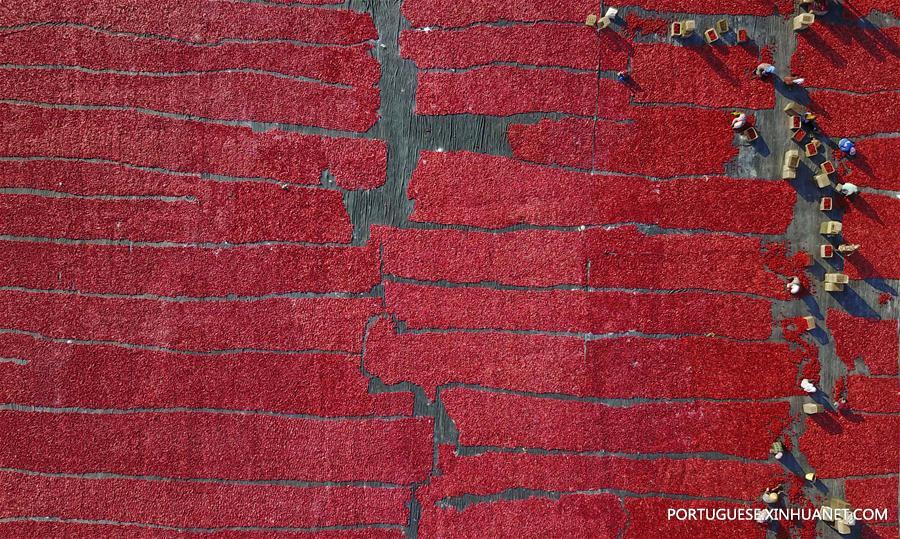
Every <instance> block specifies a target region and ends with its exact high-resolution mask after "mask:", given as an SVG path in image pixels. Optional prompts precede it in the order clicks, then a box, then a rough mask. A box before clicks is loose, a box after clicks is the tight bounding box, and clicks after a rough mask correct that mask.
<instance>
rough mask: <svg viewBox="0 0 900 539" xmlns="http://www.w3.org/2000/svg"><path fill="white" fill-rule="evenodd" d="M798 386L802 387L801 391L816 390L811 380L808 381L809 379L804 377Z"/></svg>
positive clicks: (810, 391)
mask: <svg viewBox="0 0 900 539" xmlns="http://www.w3.org/2000/svg"><path fill="white" fill-rule="evenodd" d="M800 387H801V388H802V389H803V391H806V392H807V393H815V392H816V385H815V384H813V383H812V382H810V381H809V380H807V379H806V378H804V379H803V380H800Z"/></svg>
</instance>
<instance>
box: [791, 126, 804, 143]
mask: <svg viewBox="0 0 900 539" xmlns="http://www.w3.org/2000/svg"><path fill="white" fill-rule="evenodd" d="M791 138H793V139H794V142H803V139H805V138H806V131H804V130H802V129H799V130H797V131H795V132H794V136H793V137H791Z"/></svg>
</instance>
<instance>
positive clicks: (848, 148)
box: [838, 138, 856, 155]
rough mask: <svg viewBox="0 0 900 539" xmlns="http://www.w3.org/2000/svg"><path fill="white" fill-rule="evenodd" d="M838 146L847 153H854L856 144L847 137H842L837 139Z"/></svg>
mask: <svg viewBox="0 0 900 539" xmlns="http://www.w3.org/2000/svg"><path fill="white" fill-rule="evenodd" d="M838 148H839V149H840V150H841V151H842V152H844V153H845V154H847V155H856V144H853V141H852V140H850V139H848V138H842V139H841V140H839V141H838Z"/></svg>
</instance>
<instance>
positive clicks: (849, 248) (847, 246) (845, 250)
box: [837, 243, 859, 255]
mask: <svg viewBox="0 0 900 539" xmlns="http://www.w3.org/2000/svg"><path fill="white" fill-rule="evenodd" d="M857 249H859V244H858V243H842V244H840V245H838V248H837V250H838V252H839V253H841V254H845V255H849V254H851V253H855V252H856V250H857Z"/></svg>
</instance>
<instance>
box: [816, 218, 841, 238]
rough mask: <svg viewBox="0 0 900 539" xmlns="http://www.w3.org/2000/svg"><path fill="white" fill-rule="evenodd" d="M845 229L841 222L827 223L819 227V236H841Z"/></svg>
mask: <svg viewBox="0 0 900 539" xmlns="http://www.w3.org/2000/svg"><path fill="white" fill-rule="evenodd" d="M843 227H844V225H842V224H841V223H840V221H825V222H824V223H822V224H820V225H819V234H822V235H824V236H833V235H835V234H840V233H841V230H842V229H843Z"/></svg>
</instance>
